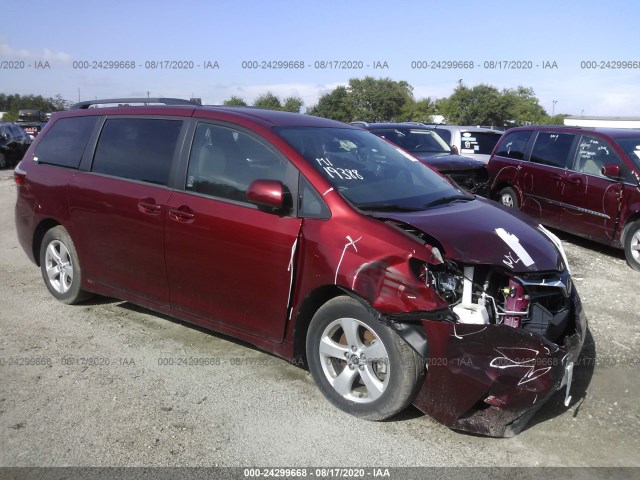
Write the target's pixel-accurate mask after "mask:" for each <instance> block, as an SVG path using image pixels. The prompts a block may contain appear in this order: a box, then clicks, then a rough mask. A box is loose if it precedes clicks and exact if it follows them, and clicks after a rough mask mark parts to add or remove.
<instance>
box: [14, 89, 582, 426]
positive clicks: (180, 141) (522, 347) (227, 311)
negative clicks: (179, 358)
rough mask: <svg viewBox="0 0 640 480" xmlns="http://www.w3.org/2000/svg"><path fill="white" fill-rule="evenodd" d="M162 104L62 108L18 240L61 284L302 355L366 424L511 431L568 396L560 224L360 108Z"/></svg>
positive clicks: (27, 197) (22, 198) (28, 169)
mask: <svg viewBox="0 0 640 480" xmlns="http://www.w3.org/2000/svg"><path fill="white" fill-rule="evenodd" d="M151 101H160V99H153V100H150V99H137V102H142V103H149V102H151ZM162 102H163V103H166V105H161V106H135V105H132V104H133V103H135V102H134V100H132V99H121V100H118V99H115V100H108V101H107V100H105V101H103V102H98V103H105V104H109V103H111V104H113V103H116V104H117V103H123V104H125V103H127V104H130V106H123V107H116V108H89V107H90V106H91V105H92V104H93V103H96V102H89V103H83V104H79V105H77V106H76V107H75V108H73V109H72V110H70V111H67V112H61V113H58V114H56V115H54V116H53V117H52V119H51V121H50V122H49V124H48V125H47V127H46V128H45V130H43V132H42V133H41V134H40V135H39V136H38V138H37V139H36V140H35V141H34V143H33V145H32V146H31V148H30V149H29V151H28V152H27V154H26V156H25V158H24V159H23V160H22V161H21V162H20V164H19V165H18V167H17V168H16V170H15V182H16V184H17V200H16V207H15V220H16V228H17V232H18V238H19V241H20V244H21V245H22V247H23V248H24V250H25V252H26V254H27V255H28V256H29V258H30V259H31V260H32V261H33V262H34V263H36V264H37V265H39V266H40V269H41V273H42V277H43V280H44V283H45V285H46V286H47V288H48V290H49V291H50V292H51V294H52V295H53V296H54V297H55V298H57V299H58V300H60V301H61V302H64V303H69V304H71V303H78V302H81V301H83V300H85V299H87V298H88V296H89V295H90V294H91V293H98V294H102V295H107V296H110V297H116V298H120V299H123V300H127V301H130V302H133V303H136V304H139V305H142V306H145V307H147V308H151V309H153V310H156V311H159V312H163V313H165V314H168V315H173V316H175V317H178V318H181V319H183V320H186V321H189V322H193V323H196V324H199V325H202V326H204V327H206V328H210V329H213V330H216V331H219V332H223V333H225V334H228V335H232V336H234V337H237V338H241V339H243V340H245V341H248V342H250V343H252V344H254V345H257V346H259V347H260V348H263V349H264V350H267V351H269V352H272V353H274V354H276V355H279V356H282V357H284V358H288V359H296V362H298V361H300V360H301V359H306V362H307V364H308V366H309V370H310V371H311V374H312V375H313V378H314V380H315V381H316V383H317V385H318V387H319V389H320V390H321V391H322V393H323V394H324V395H325V396H326V398H327V399H328V400H329V401H331V402H332V403H333V404H334V405H336V406H337V407H339V408H341V409H343V410H344V411H346V412H348V413H351V414H353V415H356V416H358V417H362V418H366V419H369V420H380V419H384V418H388V417H390V416H392V415H394V414H396V413H398V412H400V411H401V410H403V409H404V408H405V407H407V406H408V405H409V404H411V403H413V404H415V405H416V406H417V407H418V408H420V409H421V410H422V411H423V412H425V413H428V414H430V415H432V416H433V417H434V418H436V419H437V420H438V421H440V422H443V423H444V424H446V425H448V426H450V427H452V428H456V429H461V430H468V431H473V432H477V433H483V434H487V435H496V436H501V435H510V434H514V433H516V432H518V431H519V430H520V429H521V428H522V427H523V426H524V425H525V423H526V422H527V420H528V419H529V418H530V417H531V415H532V414H533V413H534V412H535V411H536V410H537V409H538V408H540V406H541V405H543V404H544V403H545V401H546V400H548V399H549V398H550V397H551V396H552V395H554V393H555V392H556V391H557V390H559V389H560V388H564V387H565V386H566V390H565V394H566V404H567V405H568V402H569V399H570V395H569V387H570V385H571V379H572V371H573V365H574V363H575V362H576V360H577V358H578V355H579V352H580V350H581V348H582V345H583V342H584V338H585V334H586V316H585V313H584V311H583V309H582V306H581V303H580V298H579V296H578V293H577V290H576V289H575V287H574V286H573V282H572V280H571V276H570V274H569V270H568V267H567V260H566V256H565V254H564V250H563V248H562V245H561V244H560V242H559V241H558V239H557V238H556V237H555V236H554V235H553V234H551V233H550V232H548V231H547V230H546V229H545V228H544V227H542V226H540V225H538V224H536V223H532V222H531V221H530V219H529V218H528V217H526V216H525V215H521V214H520V213H518V212H514V211H512V210H509V209H507V208H504V207H503V206H501V205H497V204H496V203H495V202H493V201H491V200H487V199H484V198H481V197H477V196H474V195H470V194H469V193H467V192H465V191H464V190H462V189H460V188H459V187H458V186H456V185H454V184H452V183H451V182H449V181H448V180H446V179H445V178H443V177H442V176H440V175H439V174H437V173H436V172H434V171H433V170H432V169H431V168H428V167H426V166H425V165H423V164H422V163H421V162H420V161H418V160H417V159H416V158H414V157H412V156H411V155H409V154H408V153H406V152H405V151H404V150H402V149H400V148H398V147H397V146H395V145H393V144H391V143H390V142H387V141H385V140H383V139H381V138H379V137H377V136H376V135H373V134H371V133H370V132H367V131H366V130H362V129H360V128H356V127H354V126H351V125H346V124H344V123H339V122H335V121H332V120H327V119H324V118H318V117H314V116H310V115H301V114H294V113H288V112H276V111H271V110H266V109H258V108H248V107H244V108H242V107H222V106H218V107H203V106H198V105H194V104H192V103H190V102H188V101H184V100H176V99H162ZM429 133H430V132H428V131H427V132H426V134H423V136H424V138H430V136H429ZM427 367H428V374H427ZM213 381H215V378H214V379H213ZM283 414H284V412H283Z"/></svg>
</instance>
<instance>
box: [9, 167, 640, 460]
mask: <svg viewBox="0 0 640 480" xmlns="http://www.w3.org/2000/svg"><path fill="white" fill-rule="evenodd" d="M14 199H15V190H14V186H13V181H12V174H11V172H9V171H6V170H5V171H0V205H3V207H2V208H0V241H1V242H2V245H4V246H5V247H4V249H3V250H1V251H0V278H2V279H3V282H2V283H3V286H2V289H0V332H1V335H0V363H1V364H0V443H1V445H2V448H0V466H310V465H312V466H333V467H338V466H385V467H391V466H453V465H456V466H636V467H637V466H640V456H639V455H638V451H640V434H639V432H640V400H639V398H640V396H639V393H640V381H639V380H640V374H639V372H640V369H639V368H638V366H639V365H638V357H639V348H638V346H639V345H640V321H639V320H640V313H639V311H640V309H639V307H640V302H639V301H638V281H639V280H640V273H638V272H635V271H633V270H631V269H630V268H629V267H628V266H627V265H626V263H625V261H624V258H623V255H622V252H620V251H617V250H615V249H609V248H605V247H601V246H598V245H596V244H593V243H590V242H586V241H584V240H581V239H578V238H576V237H571V236H568V235H566V234H563V233H558V234H559V235H560V236H561V238H562V239H563V240H564V241H565V247H566V250H567V253H568V257H569V262H570V264H571V267H572V272H573V275H574V279H575V282H576V284H577V285H578V289H579V292H580V295H581V297H582V300H583V302H584V306H585V309H586V312H587V316H588V318H589V324H590V331H591V334H592V335H591V337H589V338H588V339H587V340H588V342H587V343H588V345H586V347H585V351H584V353H585V355H586V357H587V358H586V359H585V361H584V362H583V365H581V366H580V367H579V368H577V369H576V373H575V375H574V386H573V388H572V393H573V396H574V400H575V401H574V402H573V404H572V405H571V406H570V407H569V408H568V409H566V408H564V406H563V402H562V400H563V398H562V397H563V392H559V394H558V395H556V396H555V397H554V398H553V399H552V401H551V402H549V403H548V404H547V405H545V406H544V407H543V408H542V409H541V410H540V411H539V412H538V413H537V414H536V416H535V417H534V418H533V420H532V421H531V423H530V424H529V426H528V428H527V429H526V430H525V431H523V432H522V433H521V434H520V435H518V436H516V437H514V438H510V439H494V438H485V437H480V436H474V435H468V434H463V433H459V432H454V431H452V430H449V429H447V428H445V427H443V426H442V425H440V424H438V423H436V422H435V421H434V420H432V419H430V418H429V417H428V416H425V415H423V414H421V413H420V412H419V411H418V410H416V409H414V408H410V409H409V410H407V411H406V412H404V413H403V414H401V415H400V416H399V417H396V418H394V419H391V420H390V421H385V422H378V423H373V422H367V421H363V420H357V419H356V418H354V417H351V416H349V415H347V414H343V413H342V412H340V411H338V410H336V409H335V408H333V407H332V406H331V405H330V404H329V403H328V402H327V401H326V400H324V398H323V397H322V395H321V394H320V392H319V391H318V389H317V388H316V387H315V385H314V383H313V381H312V379H311V376H310V374H309V373H308V372H307V371H305V370H303V369H301V368H298V367H296V366H295V365H290V364H289V363H288V362H286V361H283V360H280V359H278V358H276V357H273V356H271V355H269V354H266V353H263V352H261V351H259V350H257V349H255V348H253V347H251V346H249V345H245V344H243V343H241V342H238V341H235V340H233V339H230V338H228V337H225V336H222V335H217V334H212V333H210V332H206V331H203V330H200V329H197V328H194V327H191V326H188V325H186V324H183V323H181V322H179V321H176V320H173V319H170V318H168V317H164V316H162V315H158V314H155V313H153V312H150V311H147V310H145V309H142V308H139V307H136V306H134V305H132V304H130V303H127V302H121V301H118V300H114V299H108V298H97V299H95V300H94V301H92V302H91V303H88V304H85V305H80V306H66V305H63V304H61V303H58V302H56V301H55V300H54V299H53V298H52V297H51V296H50V295H49V293H48V291H47V289H46V288H45V286H44V284H43V282H42V279H41V277H40V271H39V269H38V268H37V267H35V266H34V265H33V264H31V263H30V262H29V261H28V260H27V257H26V256H25V254H24V252H23V251H22V249H21V248H20V246H19V245H18V242H17V239H16V235H15V227H14V221H13V205H14V202H15V200H14ZM594 351H595V360H593V358H594V357H593V352H594ZM189 357H194V358H211V359H214V360H213V363H214V364H213V365H195V366H182V365H181V366H177V365H162V363H167V362H170V361H172V360H173V361H174V363H175V362H176V361H178V360H177V359H179V358H189ZM16 358H37V359H44V361H45V363H46V362H48V361H50V365H22V364H20V365H16V364H10V363H9V362H10V361H11V359H16ZM80 358H94V359H98V362H99V363H100V362H105V360H104V359H108V361H109V363H110V364H109V365H104V364H100V365H86V364H85V365H78V364H73V363H74V362H76V360H75V359H80ZM47 359H49V360H47ZM69 359H71V360H72V361H69ZM216 359H217V360H216ZM218 362H219V364H217V363H218Z"/></svg>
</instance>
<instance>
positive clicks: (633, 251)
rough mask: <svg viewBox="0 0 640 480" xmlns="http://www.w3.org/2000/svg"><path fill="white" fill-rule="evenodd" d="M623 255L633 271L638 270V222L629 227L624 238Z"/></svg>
mask: <svg viewBox="0 0 640 480" xmlns="http://www.w3.org/2000/svg"><path fill="white" fill-rule="evenodd" d="M624 254H625V257H627V263H628V264H629V266H630V267H631V268H633V269H634V270H640V221H636V222H634V223H632V224H631V225H629V227H628V230H627V233H626V235H625V237H624Z"/></svg>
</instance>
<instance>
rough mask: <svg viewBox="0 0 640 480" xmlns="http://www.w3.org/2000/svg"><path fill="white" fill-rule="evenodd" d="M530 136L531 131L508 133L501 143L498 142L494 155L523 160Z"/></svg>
mask: <svg viewBox="0 0 640 480" xmlns="http://www.w3.org/2000/svg"><path fill="white" fill-rule="evenodd" d="M532 134H533V132H532V131H520V132H511V133H508V134H507V135H506V136H505V137H504V139H503V140H502V142H500V145H499V147H498V150H497V151H496V155H499V156H501V157H507V158H514V159H516V160H523V159H524V155H525V152H526V150H527V144H528V143H529V139H530V138H531V135H532Z"/></svg>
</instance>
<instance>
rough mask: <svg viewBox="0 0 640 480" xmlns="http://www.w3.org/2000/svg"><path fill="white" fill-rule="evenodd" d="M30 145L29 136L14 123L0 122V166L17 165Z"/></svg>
mask: <svg viewBox="0 0 640 480" xmlns="http://www.w3.org/2000/svg"><path fill="white" fill-rule="evenodd" d="M29 145H31V138H30V137H29V135H27V133H26V132H25V131H24V130H23V129H22V128H21V127H20V125H17V124H15V123H10V122H0V168H7V167H11V166H15V165H17V163H18V162H19V161H20V160H21V159H22V157H23V156H24V154H25V152H26V151H27V149H28V148H29Z"/></svg>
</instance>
